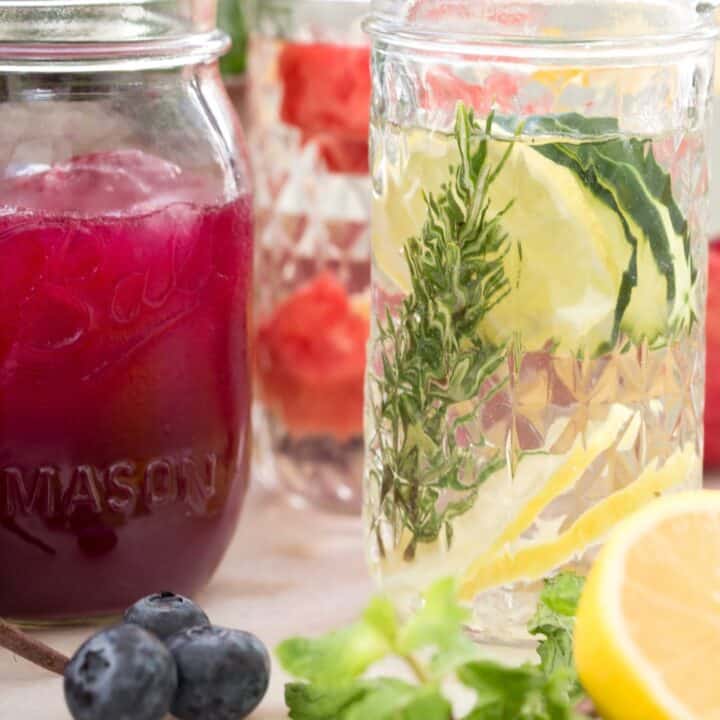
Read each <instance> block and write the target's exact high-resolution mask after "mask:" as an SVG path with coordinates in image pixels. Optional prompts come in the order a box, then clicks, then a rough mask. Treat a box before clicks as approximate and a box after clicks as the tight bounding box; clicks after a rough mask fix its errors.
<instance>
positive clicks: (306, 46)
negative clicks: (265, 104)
mask: <svg viewBox="0 0 720 720" xmlns="http://www.w3.org/2000/svg"><path fill="white" fill-rule="evenodd" d="M278 77H279V79H280V84H281V86H282V103H281V107H280V119H281V120H282V121H283V122H284V123H287V124H288V125H292V126H293V127H296V128H298V129H299V130H300V131H301V134H302V141H303V143H304V144H305V143H311V142H312V143H315V144H316V145H317V147H318V151H319V153H320V155H321V157H322V158H323V160H324V161H325V163H326V165H327V168H328V170H329V171H331V172H343V173H356V174H365V173H367V172H368V131H369V123H370V49H369V48H367V47H358V46H345V45H333V44H330V43H286V44H285V45H283V47H282V49H281V50H280V54H279V57H278Z"/></svg>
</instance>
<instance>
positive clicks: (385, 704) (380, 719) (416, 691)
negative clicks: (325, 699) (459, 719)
mask: <svg viewBox="0 0 720 720" xmlns="http://www.w3.org/2000/svg"><path fill="white" fill-rule="evenodd" d="M451 713H452V708H451V707H450V703H449V702H448V701H447V700H446V699H445V698H444V697H443V695H442V693H441V692H440V690H439V688H437V687H434V686H417V685H410V684H408V683H406V682H403V681H402V680H396V679H393V678H383V679H381V680H378V681H376V682H375V684H374V687H372V689H370V690H368V692H367V693H366V694H365V695H364V697H363V698H362V699H361V700H360V701H359V702H357V703H355V704H354V705H353V707H352V708H351V709H350V710H349V711H348V712H347V714H346V716H345V718H344V720H371V719H372V720H418V719H419V718H422V720H450V718H451Z"/></svg>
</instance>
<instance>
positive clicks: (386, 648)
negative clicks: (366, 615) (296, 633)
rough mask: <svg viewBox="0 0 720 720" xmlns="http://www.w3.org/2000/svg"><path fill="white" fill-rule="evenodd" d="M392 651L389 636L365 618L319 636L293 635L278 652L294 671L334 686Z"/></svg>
mask: <svg viewBox="0 0 720 720" xmlns="http://www.w3.org/2000/svg"><path fill="white" fill-rule="evenodd" d="M390 651H391V647H390V645H389V643H388V640H387V638H386V637H384V636H383V634H382V633H381V632H379V631H378V630H377V629H376V628H375V627H373V625H371V624H368V623H367V622H366V621H364V620H363V621H360V622H357V623H355V624H353V625H351V626H350V627H347V628H344V629H342V630H337V631H335V632H331V633H328V634H327V635H324V636H322V637H319V638H314V639H311V638H300V637H297V638H290V639H289V640H285V641H284V642H283V643H281V644H280V645H279V646H278V648H277V649H276V651H275V653H276V655H277V657H278V659H279V660H280V664H281V665H282V667H283V668H284V669H285V670H286V671H287V672H288V673H290V674H291V675H293V676H295V677H297V678H300V679H303V680H308V681H310V682H311V683H314V684H316V685H318V686H320V687H332V686H336V685H344V684H347V683H349V682H351V681H352V680H354V679H355V678H357V677H359V676H360V675H362V674H363V673H364V672H365V671H366V670H367V669H368V668H369V667H370V666H371V665H372V664H373V663H375V662H377V661H378V660H380V659H382V658H383V657H385V656H386V655H387V654H388V653H389V652H390Z"/></svg>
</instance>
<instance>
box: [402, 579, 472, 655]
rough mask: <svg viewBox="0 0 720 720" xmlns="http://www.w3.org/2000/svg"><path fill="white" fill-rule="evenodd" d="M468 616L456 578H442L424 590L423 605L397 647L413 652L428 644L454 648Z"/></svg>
mask: <svg viewBox="0 0 720 720" xmlns="http://www.w3.org/2000/svg"><path fill="white" fill-rule="evenodd" d="M469 617H470V612H469V610H467V608H464V607H463V606H462V605H460V603H459V602H458V599H457V584H456V582H455V580H454V579H452V578H448V579H445V580H440V581H438V582H436V583H435V584H434V585H432V586H431V587H430V589H429V590H428V591H427V592H426V593H425V595H424V597H423V605H422V607H421V608H420V609H419V610H418V611H417V613H415V615H414V616H413V617H412V618H411V619H410V620H409V621H408V622H407V624H406V625H405V627H404V628H403V629H402V631H401V632H400V636H399V638H398V649H399V651H400V652H401V653H412V652H415V651H416V650H420V649H421V648H425V647H429V646H434V647H437V648H439V649H448V648H453V647H454V646H455V645H456V644H457V640H458V638H459V637H461V636H462V635H463V623H464V622H465V621H466V620H467V619H468V618H469Z"/></svg>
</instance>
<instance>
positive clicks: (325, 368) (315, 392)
mask: <svg viewBox="0 0 720 720" xmlns="http://www.w3.org/2000/svg"><path fill="white" fill-rule="evenodd" d="M368 333H369V321H368V317H367V314H363V313H362V312H360V311H358V310H357V309H356V308H354V307H353V306H352V304H351V303H350V300H349V298H348V294H347V291H346V290H345V288H344V287H343V286H342V285H341V284H340V283H339V282H338V281H337V280H335V278H333V276H332V275H331V274H330V273H322V274H321V275H319V276H318V277H316V278H315V279H314V280H312V282H310V283H308V284H307V285H305V286H303V287H301V288H299V289H298V290H297V291H296V292H295V293H293V295H291V296H290V297H289V298H287V299H286V300H284V301H283V302H281V303H279V304H278V306H277V307H276V308H275V311H274V312H273V314H272V316H271V317H270V318H268V319H267V320H266V321H265V322H264V323H262V325H261V326H260V328H259V330H258V334H257V341H256V343H257V346H256V355H257V371H258V379H259V388H260V393H261V395H262V399H263V401H264V402H265V403H266V404H267V405H268V406H269V407H270V408H272V410H273V411H274V412H276V413H277V414H278V415H279V416H280V417H281V418H282V420H283V424H284V426H285V428H286V429H287V430H288V432H289V433H290V434H291V435H293V436H295V437H302V436H303V435H323V434H325V435H330V436H333V437H335V438H337V439H338V440H340V441H342V440H346V439H348V438H350V437H352V436H353V435H359V434H361V433H362V427H363V383H364V372H365V347H366V344H367V339H368Z"/></svg>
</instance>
